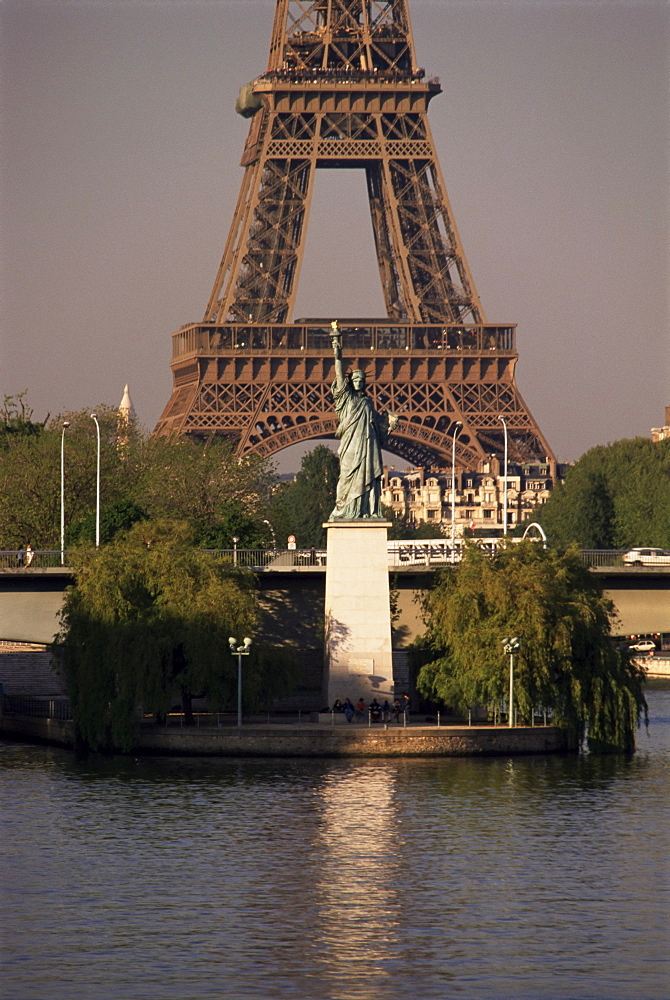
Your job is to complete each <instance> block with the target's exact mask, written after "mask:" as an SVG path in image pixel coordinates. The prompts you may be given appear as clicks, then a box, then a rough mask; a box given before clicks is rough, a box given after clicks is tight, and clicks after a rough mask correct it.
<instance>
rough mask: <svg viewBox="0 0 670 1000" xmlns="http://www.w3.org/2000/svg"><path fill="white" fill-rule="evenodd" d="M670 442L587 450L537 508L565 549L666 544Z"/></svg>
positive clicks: (618, 443) (644, 441) (637, 442)
mask: <svg viewBox="0 0 670 1000" xmlns="http://www.w3.org/2000/svg"><path fill="white" fill-rule="evenodd" d="M669 494H670V441H658V442H652V441H650V440H648V439H646V438H633V439H631V440H623V441H616V442H615V443H614V444H610V445H606V446H601V445H599V446H598V447H596V448H591V449H590V450H589V451H587V452H586V453H585V454H584V455H582V457H581V458H580V459H579V461H578V462H577V463H575V465H574V466H573V467H572V468H571V469H569V470H568V472H567V474H566V477H565V483H564V484H563V486H561V487H559V488H557V489H556V490H555V491H554V493H553V494H552V495H551V497H550V498H549V500H548V501H547V503H546V504H545V505H544V506H543V507H542V508H541V510H539V511H538V512H537V515H536V516H537V520H538V521H539V522H540V524H541V525H542V527H543V528H544V530H545V531H546V533H547V536H548V538H549V540H550V542H551V544H553V545H556V546H558V547H559V548H565V547H567V546H568V545H570V544H572V543H576V544H578V545H580V546H582V547H583V548H595V549H607V548H617V549H627V548H631V547H632V546H634V545H657V546H661V547H663V548H668V547H670V503H668V495H669Z"/></svg>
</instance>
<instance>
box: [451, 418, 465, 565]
mask: <svg viewBox="0 0 670 1000" xmlns="http://www.w3.org/2000/svg"><path fill="white" fill-rule="evenodd" d="M462 426H463V424H462V423H461V421H460V420H457V421H456V423H455V424H454V433H453V437H452V439H451V561H452V562H455V561H456V559H455V552H454V549H455V547H456V438H457V437H458V432H459V430H460V429H461V427H462Z"/></svg>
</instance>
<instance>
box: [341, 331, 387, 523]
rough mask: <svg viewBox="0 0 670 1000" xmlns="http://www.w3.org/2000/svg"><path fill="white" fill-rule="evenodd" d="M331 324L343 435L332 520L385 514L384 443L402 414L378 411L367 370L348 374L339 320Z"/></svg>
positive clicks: (353, 519) (348, 519)
mask: <svg viewBox="0 0 670 1000" xmlns="http://www.w3.org/2000/svg"><path fill="white" fill-rule="evenodd" d="M330 325H331V327H332V333H331V338H330V339H331V343H332V345H333V353H334V355H335V374H336V379H335V382H334V383H333V385H332V392H333V396H334V398H335V410H336V412H337V416H338V418H339V424H338V428H337V437H338V438H339V439H340V448H339V456H340V478H339V479H338V481H337V498H336V502H335V507H334V509H333V511H332V513H331V515H330V520H331V521H355V520H358V519H359V518H370V517H378V518H382V517H383V516H384V515H383V514H382V505H381V478H382V446H383V445H385V444H386V441H387V438H388V436H389V434H391V433H392V432H393V430H394V428H395V426H396V424H397V423H398V417H397V416H396V415H395V414H393V413H391V412H390V411H388V410H385V411H384V412H383V413H381V414H378V413H376V412H375V409H374V407H373V405H372V401H371V400H370V397H369V396H367V395H366V393H365V372H364V371H361V369H356V370H355V371H352V372H349V373H348V374H346V375H345V374H344V368H343V365H342V342H341V337H342V335H341V333H340V331H339V328H338V325H337V320H335V321H334V322H333V323H331V324H330Z"/></svg>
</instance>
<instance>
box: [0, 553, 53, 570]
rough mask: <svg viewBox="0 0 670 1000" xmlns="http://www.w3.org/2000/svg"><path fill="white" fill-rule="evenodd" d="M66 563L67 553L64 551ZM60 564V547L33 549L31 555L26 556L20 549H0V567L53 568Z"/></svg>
mask: <svg viewBox="0 0 670 1000" xmlns="http://www.w3.org/2000/svg"><path fill="white" fill-rule="evenodd" d="M65 564H66V565H67V553H65ZM60 565H61V551H60V549H35V550H34V551H33V553H32V556H30V557H29V556H27V555H26V552H25V550H22V549H2V550H0V569H28V568H30V567H31V566H34V567H35V568H36V569H53V568H56V567H58V566H60Z"/></svg>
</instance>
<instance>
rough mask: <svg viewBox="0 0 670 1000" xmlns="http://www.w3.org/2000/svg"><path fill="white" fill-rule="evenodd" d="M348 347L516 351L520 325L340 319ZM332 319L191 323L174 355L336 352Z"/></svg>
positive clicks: (389, 351) (178, 336)
mask: <svg viewBox="0 0 670 1000" xmlns="http://www.w3.org/2000/svg"><path fill="white" fill-rule="evenodd" d="M339 331H340V333H341V334H342V337H343V342H344V343H345V344H346V348H347V351H348V352H349V353H352V352H361V351H369V352H370V353H376V354H388V355H394V354H398V353H400V352H408V353H410V352H411V353H417V354H424V353H426V352H427V353H430V354H433V353H435V354H444V353H445V352H449V353H461V352H466V353H487V352H492V353H500V354H505V355H509V354H514V353H516V327H515V325H503V326H500V325H490V324H486V325H473V324H470V325H463V324H441V325H435V324H415V323H400V322H397V321H388V322H386V323H375V322H365V321H361V322H360V323H357V324H355V325H354V324H350V323H347V322H340V325H339ZM331 332H332V331H331V328H330V324H329V323H324V324H319V323H318V322H310V323H290V324H272V325H267V326H266V325H261V324H255V323H249V324H242V323H225V324H214V323H192V324H189V325H188V326H184V327H182V329H181V330H179V331H178V332H177V333H175V334H173V336H172V357H173V359H175V358H183V357H184V356H188V355H197V354H206V355H218V354H221V355H238V354H275V355H282V354H301V353H302V354H305V353H308V354H311V355H314V354H316V355H321V354H323V355H331V354H332V347H331V342H330V335H331Z"/></svg>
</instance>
